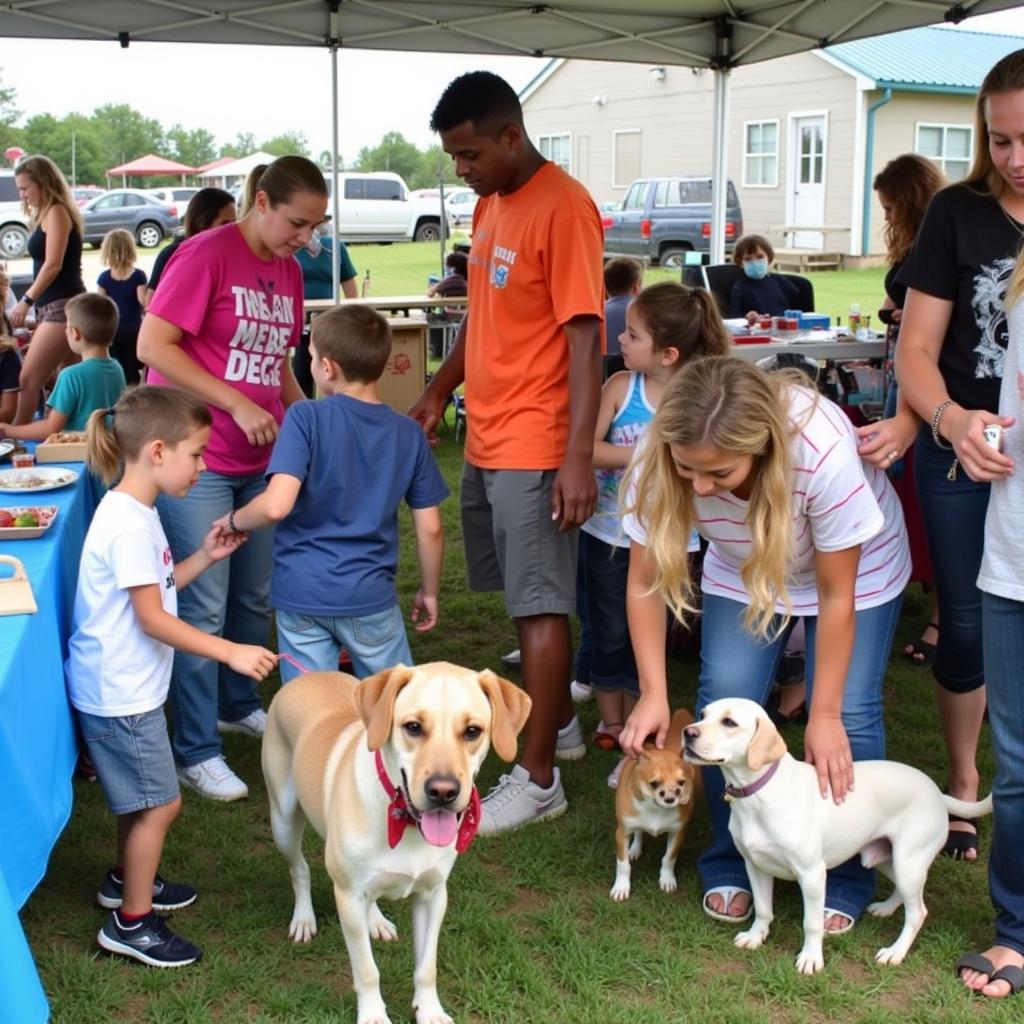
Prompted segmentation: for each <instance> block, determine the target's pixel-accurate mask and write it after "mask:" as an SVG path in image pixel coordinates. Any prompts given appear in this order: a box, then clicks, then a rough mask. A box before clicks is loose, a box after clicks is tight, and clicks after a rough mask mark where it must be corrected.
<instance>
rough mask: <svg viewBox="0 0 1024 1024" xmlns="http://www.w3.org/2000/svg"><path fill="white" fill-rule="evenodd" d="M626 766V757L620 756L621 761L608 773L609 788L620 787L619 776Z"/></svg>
mask: <svg viewBox="0 0 1024 1024" xmlns="http://www.w3.org/2000/svg"><path fill="white" fill-rule="evenodd" d="M625 767H626V758H625V757H620V758H619V763H618V764H617V765H616V766H615V767H614V768H613V769H612V770H611V771H610V772H609V773H608V788H609V789H618V788H619V776H620V775H621V774H622V769H623V768H625Z"/></svg>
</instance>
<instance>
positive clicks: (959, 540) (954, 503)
mask: <svg viewBox="0 0 1024 1024" xmlns="http://www.w3.org/2000/svg"><path fill="white" fill-rule="evenodd" d="M953 458H954V455H953V452H951V451H946V450H944V449H942V448H939V447H938V446H937V445H936V444H935V442H934V441H933V440H932V431H931V427H930V426H929V425H928V424H927V423H926V424H925V425H924V426H922V428H921V431H920V433H919V434H918V435H917V442H916V444H915V447H914V478H915V480H916V482H917V494H918V497H919V499H920V503H921V518H922V519H923V520H924V529H925V535H926V536H927V538H928V551H929V553H930V554H931V556H932V569H933V571H934V573H935V594H936V597H937V598H938V602H939V642H938V647H937V649H936V651H935V660H934V661H933V662H932V672H933V673H934V675H935V679H936V681H937V682H938V684H939V685H940V686H942V687H943V688H944V689H946V690H949V691H951V692H952V693H968V692H970V691H971V690H976V689H977V688H978V687H979V686H982V685H983V684H984V682H985V673H984V669H983V666H982V658H983V655H982V640H981V591H980V590H979V589H978V587H977V583H976V580H977V579H978V570H979V569H980V568H981V554H982V549H983V548H984V545H985V513H986V511H987V510H988V495H989V489H990V487H991V485H990V484H987V483H975V482H974V481H973V480H972V479H971V478H970V477H969V476H968V475H967V474H966V473H965V472H964V471H963V469H962V468H961V469H958V471H957V475H956V479H955V480H949V479H947V474H948V473H949V467H950V466H951V465H952V464H953Z"/></svg>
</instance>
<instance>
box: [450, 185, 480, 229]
mask: <svg viewBox="0 0 1024 1024" xmlns="http://www.w3.org/2000/svg"><path fill="white" fill-rule="evenodd" d="M479 198H480V197H479V196H478V195H477V194H476V193H475V192H474V191H473V190H472V189H471V188H456V189H452V190H451V192H445V194H444V204H445V206H446V207H447V208H448V212H449V213H450V214H451V216H452V221H453V223H454V224H455V226H456V227H457V228H461V227H466V226H467V225H469V224H472V223H473V211H474V210H475V209H476V201H477V200H478V199H479Z"/></svg>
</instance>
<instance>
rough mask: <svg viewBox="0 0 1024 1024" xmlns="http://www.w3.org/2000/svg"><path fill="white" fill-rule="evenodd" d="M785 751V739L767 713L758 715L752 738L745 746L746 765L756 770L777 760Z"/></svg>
mask: <svg viewBox="0 0 1024 1024" xmlns="http://www.w3.org/2000/svg"><path fill="white" fill-rule="evenodd" d="M785 752H786V741H785V740H784V739H783V738H782V737H781V736H780V735H779V730H778V729H776V728H775V723H774V722H773V721H772V720H771V719H770V718H769V717H768V716H767V715H759V716H758V719H757V730H756V732H755V733H754V738H753V739H752V740H751V741H750V746H749V747H747V767H748V768H750V770H751V771H754V772H756V771H757V770H758V769H759V768H761V767H763V766H764V765H766V764H770V763H771V762H772V761H778V759H779V758H780V757H782V755H783V754H784V753H785Z"/></svg>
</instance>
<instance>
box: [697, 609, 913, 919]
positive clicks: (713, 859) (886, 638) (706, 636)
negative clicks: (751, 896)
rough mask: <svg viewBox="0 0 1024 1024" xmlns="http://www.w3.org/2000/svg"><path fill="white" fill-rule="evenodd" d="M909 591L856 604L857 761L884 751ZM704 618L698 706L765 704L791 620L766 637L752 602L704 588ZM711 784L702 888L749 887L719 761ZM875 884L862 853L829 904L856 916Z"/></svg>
mask: <svg viewBox="0 0 1024 1024" xmlns="http://www.w3.org/2000/svg"><path fill="white" fill-rule="evenodd" d="M902 602H903V598H902V596H900V597H896V598H893V599H892V600H891V601H889V602H888V603H887V604H883V605H881V606H880V607H878V608H869V609H867V610H865V611H859V612H857V616H856V631H857V633H856V638H855V642H854V647H853V655H852V657H851V659H850V668H849V671H848V672H847V676H846V687H845V690H844V691H843V726H844V727H845V729H846V734H847V736H848V737H849V740H850V749H851V750H852V752H853V759H854V760H855V761H868V760H875V759H878V758H884V757H885V723H884V720H883V717H882V682H883V679H884V677H885V668H886V664H887V663H888V660H889V651H890V648H891V647H892V638H893V634H894V633H895V632H896V623H897V621H898V619H899V616H900V606H901V605H902ZM703 608H704V611H703V615H702V623H701V650H700V656H701V670H700V679H699V682H698V688H697V712H696V716H697V717H698V718H700V714H701V712H702V711H703V710H704V707H705V706H706V705H707V704H710V703H711V701H713V700H719V699H721V698H723V697H746V698H748V699H750V700H755V701H757V702H758V704H761V705H763V704H764V703H765V702H766V701H767V700H768V697H769V695H770V694H771V691H772V687H773V685H774V682H775V673H776V671H777V670H778V667H779V659H780V658H781V657H782V654H783V652H784V651H785V649H786V641H787V639H788V636H789V632H790V630H791V629H792V627H793V625H795V622H791V623H790V626H789V628H788V629H786V630H785V631H784V632H783V633H782V634H781V635H780V636H778V637H776V638H775V639H774V640H773V641H771V642H768V643H766V642H764V641H762V640H759V639H757V638H756V637H754V636H752V635H751V634H750V633H749V632H748V631H747V629H746V627H745V626H744V625H743V615H744V613H745V612H746V605H743V604H740V602H738V601H730V600H729V599H728V598H724V597H717V596H714V595H711V594H705V595H704V597H703ZM817 626H818V618H817V616H807V617H806V618H805V619H804V628H805V632H806V634H807V706H808V707H811V704H812V701H813V694H814V655H815V646H816V644H815V642H816V639H817V636H816V634H817ZM703 773H704V788H705V792H706V793H707V799H708V810H709V813H710V816H711V828H712V840H711V845H710V846H709V847H708V849H707V850H705V851H704V853H703V854H701V857H700V859H699V860H698V862H697V870H698V872H699V873H700V880H701V888H702V891H703V892H707V891H708V890H709V889H714V888H717V887H719V886H731V887H733V888H737V889H745V890H746V891H747V892H749V891H750V882H749V881H748V879H747V871H746V867H745V865H744V863H743V858H742V856H741V855H740V853H739V851H738V850H737V849H736V846H735V844H734V843H733V841H732V836H731V835H730V834H729V805H728V804H727V803H725V801H724V800H723V799H722V795H723V790H724V788H725V781H724V779H723V778H722V772H721V771H720V770H719V769H718V768H704V769H703ZM874 889H875V878H874V872H873V871H868V870H866V869H865V868H864V867H863V866H862V865H861V863H860V859H859V858H857V857H854V858H852V859H851V860H848V861H847V862H846V863H845V864H842V865H840V866H839V867H837V868H834V869H833V870H832V871H830V872H829V873H828V879H827V882H826V885H825V906H827V907H829V908H830V909H831V910H837V911H839V912H841V913H843V914H848V915H849V916H850V917H852V918H853V919H854V920H856V919H857V918H858V917H859V916H860V914H861V911H863V909H864V907H865V906H866V905H867V903H868V901H869V900H870V899H871V896H872V894H873V893H874Z"/></svg>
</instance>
